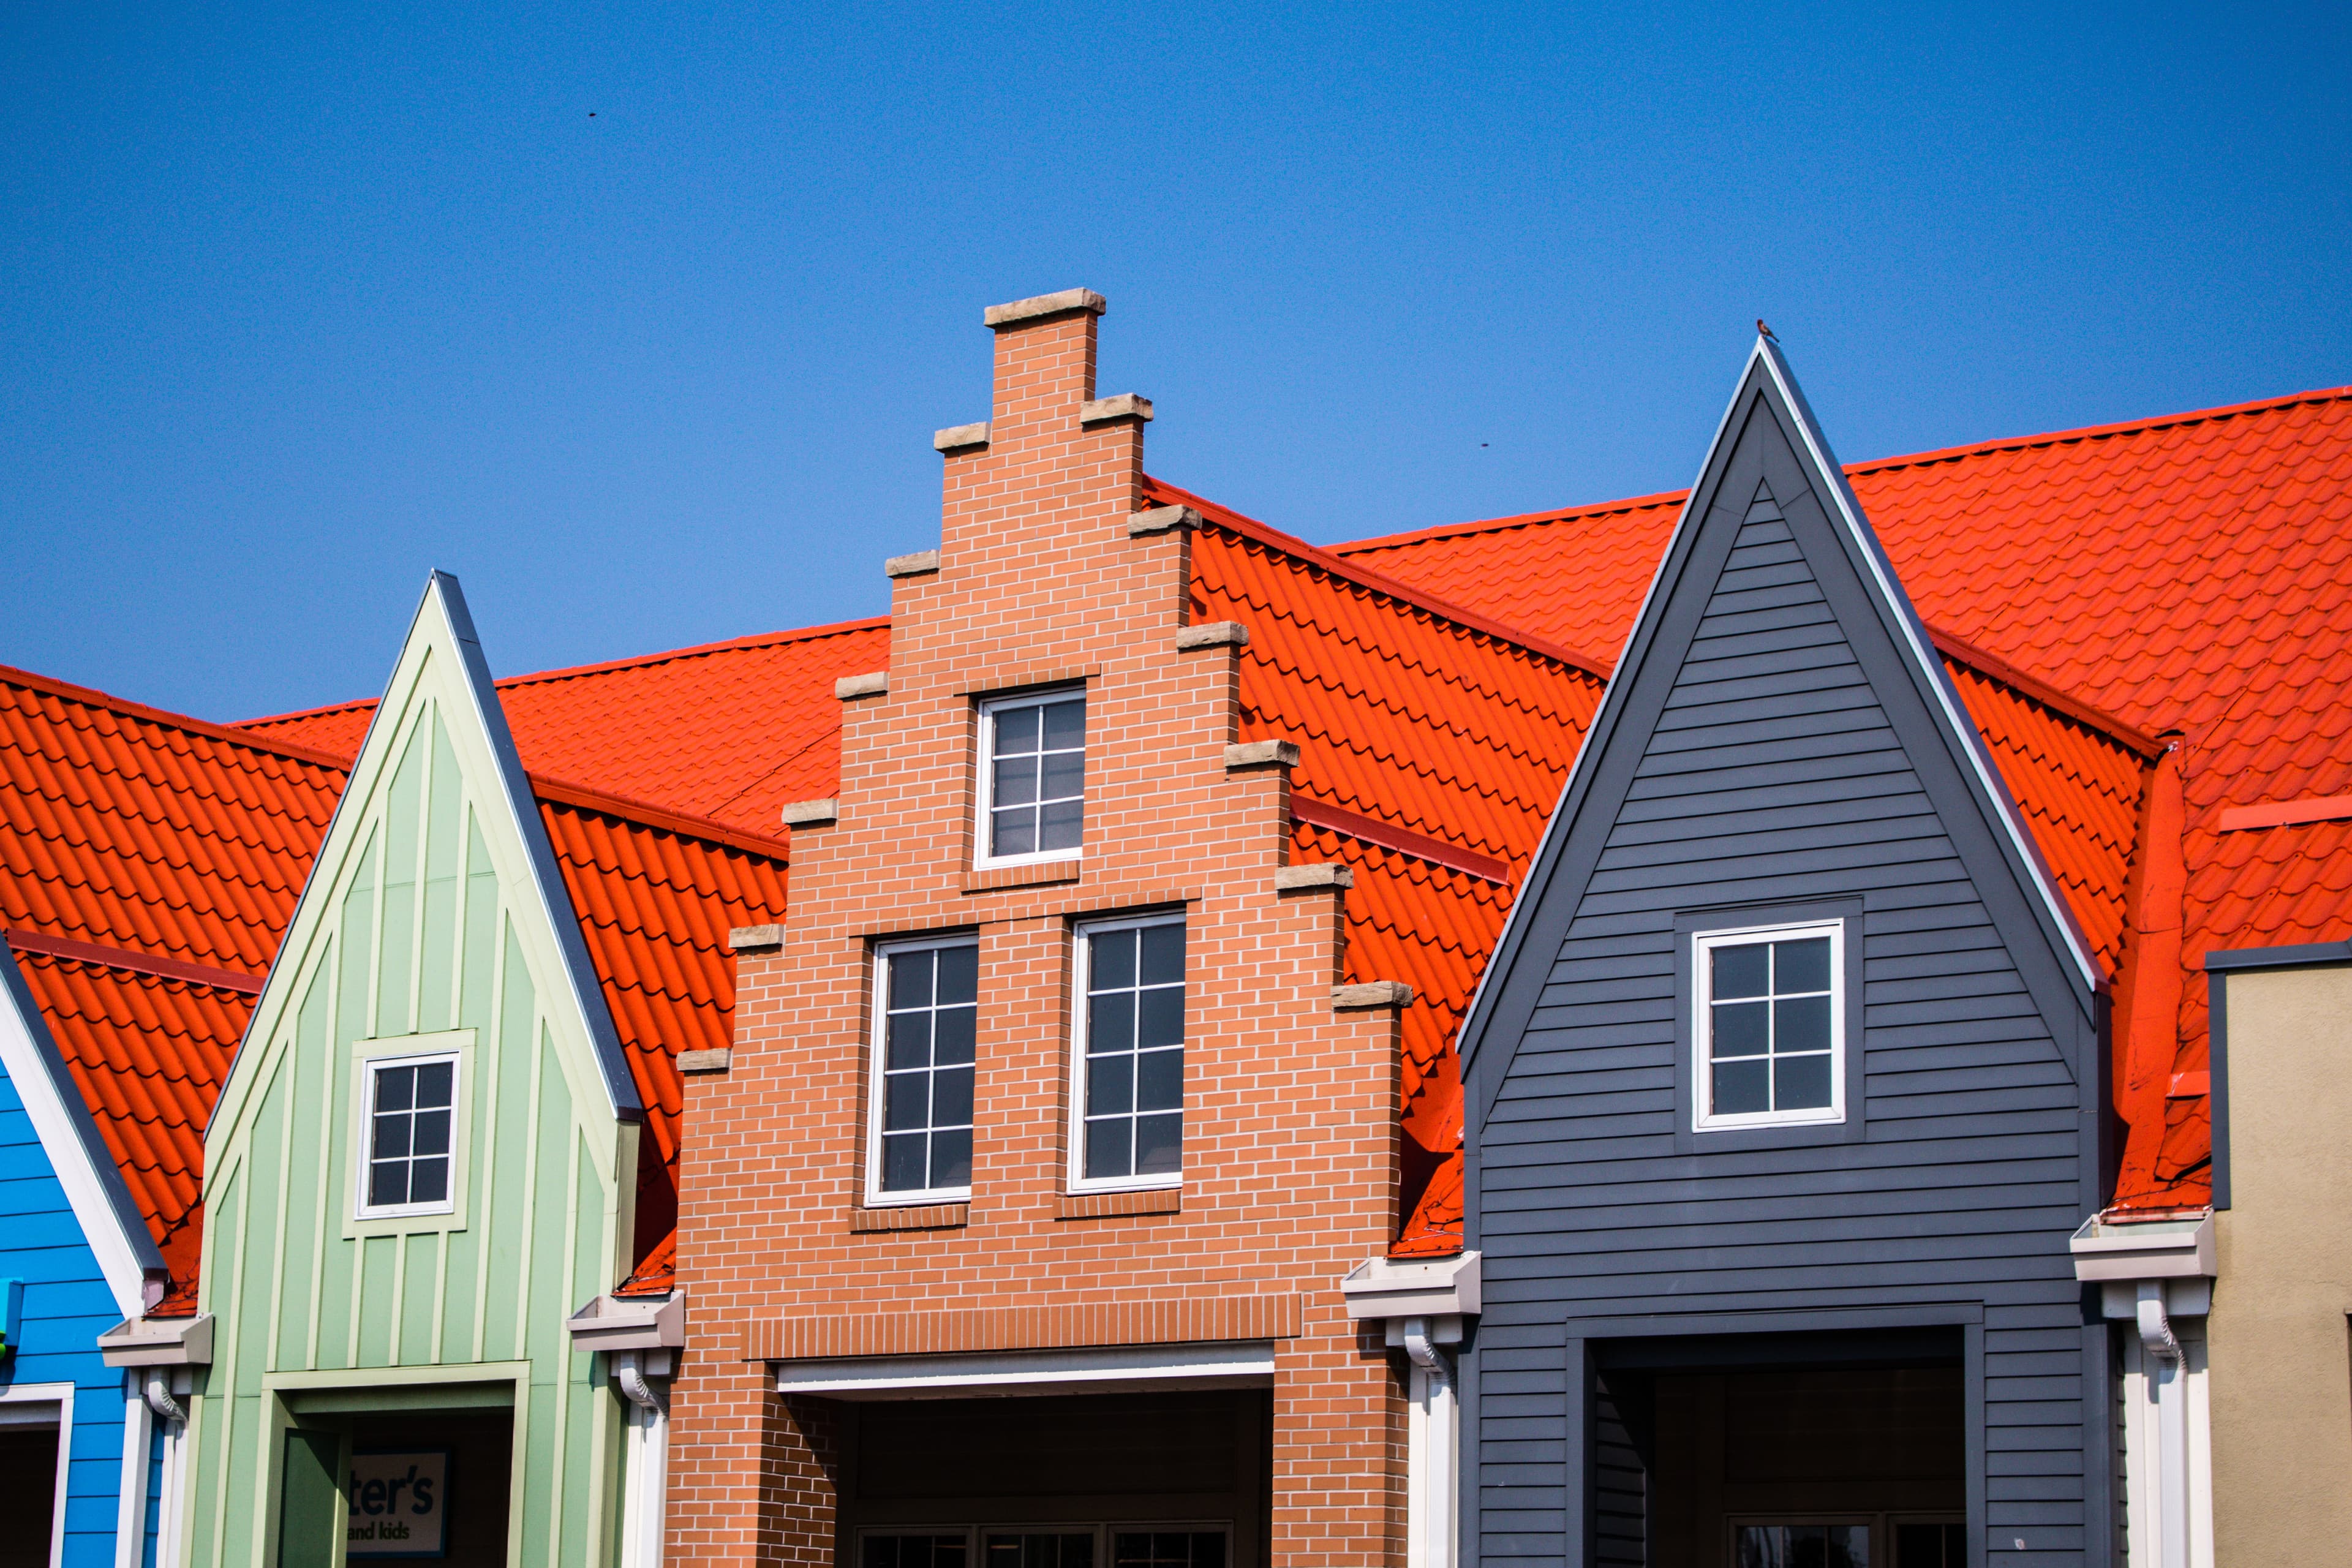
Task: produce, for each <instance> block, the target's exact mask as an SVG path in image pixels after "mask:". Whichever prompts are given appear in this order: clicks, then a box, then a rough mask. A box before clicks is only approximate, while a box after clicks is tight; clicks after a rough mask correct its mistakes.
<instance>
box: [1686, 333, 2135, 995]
mask: <svg viewBox="0 0 2352 1568" xmlns="http://www.w3.org/2000/svg"><path fill="white" fill-rule="evenodd" d="M1759 359H1760V360H1762V361H1763V362H1764V367H1765V369H1766V371H1767V372H1768V373H1769V374H1770V375H1771V377H1772V384H1773V385H1774V386H1776V387H1778V388H1779V389H1780V398H1781V401H1782V402H1783V403H1785V404H1786V405H1788V407H1789V411H1790V414H1791V415H1793V416H1795V419H1796V422H1797V432H1798V434H1799V436H1800V437H1802V438H1803V440H1804V443H1805V450H1806V454H1807V455H1808V456H1809V457H1810V458H1811V459H1812V463H1813V467H1814V468H1817V469H1819V470H1820V472H1821V473H1822V477H1823V478H1824V479H1827V480H1828V481H1829V491H1830V494H1829V499H1830V500H1832V502H1834V503H1835V504H1834V510H1835V511H1836V513H1837V516H1838V520H1839V521H1841V522H1843V524H1844V526H1845V530H1846V534H1847V537H1848V538H1849V539H1851V540H1852V541H1853V545H1854V549H1855V551H1856V552H1857V553H1858V554H1860V556H1861V557H1862V559H1863V561H1864V563H1865V564H1866V565H1867V566H1868V567H1869V569H1870V575H1871V579H1872V585H1873V586H1874V587H1875V588H1876V589H1877V590H1878V597H1879V600H1880V603H1881V604H1882V605H1885V608H1886V609H1887V610H1888V611H1889V612H1891V615H1892V618H1893V620H1894V622H1895V628H1896V630H1898V631H1899V632H1900V633H1901V638H1900V640H1901V642H1902V644H1903V647H1904V648H1905V650H1906V652H1908V653H1909V654H1910V656H1911V659H1912V662H1913V663H1914V665H1915V666H1916V672H1917V674H1918V675H1919V676H1920V678H1921V679H1923V680H1924V681H1925V682H1926V683H1927V689H1929V690H1930V691H1932V692H1934V693H1935V694H1936V702H1937V706H1938V707H1939V708H1940V709H1941V710H1942V711H1943V715H1944V725H1945V729H1946V730H1947V731H1948V732H1949V734H1950V736H1951V738H1953V739H1955V740H1957V741H1958V743H1959V746H1960V750H1961V752H1962V753H1963V754H1964V755H1965V756H1966V758H1967V760H1968V763H1969V768H1970V769H1971V770H1972V771H1973V772H1974V773H1975V774H1976V780H1977V787H1978V790H1979V793H1980V794H1982V795H1983V796H1984V797H1985V798H1986V799H1987V800H1989V801H1990V802H1991V803H1992V807H1993V812H1994V815H1995V816H1997V817H1998V818H1999V819H2000V825H2001V827H2002V828H2003V830H2004V831H2005V832H2006V833H2007V834H2008V836H2009V842H2010V847H2011V849H2013V850H2014V851H2015V852H2016V854H2017V857H2018V859H2019V861H2020V862H2021V864H2022V865H2023V866H2024V868H2025V872H2026V876H2027V878H2028V879H2029V880H2031V881H2032V884H2033V887H2034V890H2035V891H2036V892H2037V893H2038V894H2040V896H2041V899H2042V909H2043V911H2044V912H2045V913H2046V914H2048V915H2049V917H2050V921H2051V924H2052V925H2053V926H2054V927H2055V928H2056V929H2057V931H2058V933H2059V937H2060V940H2061V941H2062V942H2063V943H2064V945H2065V948H2066V952H2067V954H2068V956H2069V957H2071V958H2072V959H2073V960H2074V970H2075V973H2076V975H2077V976H2078V977H2079V978H2080V979H2081V980H2082V982H2083V985H2084V990H2086V991H2088V992H2091V993H2094V994H2095V993H2096V992H2097V990H2098V988H2099V970H2098V965H2097V964H2096V963H2094V962H2093V961H2092V958H2091V949H2090V944H2089V943H2088V942H2085V941H2084V938H2083V932H2082V929H2081V927H2079V926H2077V925H2076V924H2075V922H2074V911H2073V910H2070V909H2068V908H2067V907H2066V900H2064V899H2063V898H2060V897H2059V896H2058V888H2057V884H2056V883H2055V882H2053V880H2052V879H2051V876H2050V867H2049V864H2048V862H2046V861H2045V860H2043V859H2042V849H2041V847H2040V846H2039V845H2037V844H2035V843H2034V842H2033V836H2032V834H2031V833H2028V832H2027V831H2026V830H2025V825H2024V824H2023V823H2022V822H2021V821H2020V820H2019V819H2018V815H2017V803H2016V802H2015V801H2013V800H2011V798H2010V795H2009V791H2008V790H2007V789H2006V788H2005V787H2004V786H2003V784H2002V782H2001V777H2000V771H1999V770H1998V769H1996V768H1995V767H1994V766H1993V764H1992V759H1991V758H1990V756H1988V755H1986V753H1985V749H1984V738H1983V737H1982V736H1981V735H1979V733H1978V732H1977V727H1976V721H1974V720H1972V719H1970V718H1969V714H1968V710H1967V709H1965V708H1964V707H1962V706H1961V704H1960V700H1959V696H1958V693H1956V692H1955V691H1954V690H1953V689H1952V682H1951V679H1950V678H1949V677H1948V676H1947V675H1946V674H1945V673H1944V661H1943V660H1942V659H1941V658H1938V657H1937V654H1936V650H1935V649H1934V647H1931V646H1930V645H1929V644H1928V641H1927V627H1926V626H1923V625H1922V624H1921V623H1920V620H1919V612H1918V610H1917V609H1916V607H1915V606H1914V605H1912V603H1911V596H1910V595H1908V594H1906V593H1905V592H1904V591H1903V588H1902V585H1901V584H1900V583H1899V582H1898V580H1897V579H1896V577H1895V567H1894V564H1893V563H1891V562H1889V561H1888V560H1887V558H1886V551H1885V547H1884V546H1883V545H1881V544H1880V542H1879V540H1878V535H1877V534H1876V533H1875V532H1874V531H1873V530H1872V529H1871V527H1870V525H1869V524H1868V523H1867V522H1865V521H1864V520H1863V510H1862V502H1861V500H1860V499H1859V498H1857V497H1856V496H1855V495H1854V493H1853V486H1852V485H1851V484H1849V483H1847V481H1846V477H1845V469H1843V468H1841V467H1839V466H1838V461H1837V458H1836V456H1835V455H1834V454H1832V452H1831V451H1830V447H1829V442H1828V440H1827V439H1826V438H1825V437H1823V436H1822V432H1821V429H1820V427H1819V426H1818V425H1817V424H1816V423H1815V421H1814V419H1813V410H1812V406H1811V405H1810V404H1808V403H1807V402H1806V401H1805V395H1804V394H1803V393H1802V392H1801V391H1800V390H1798V387H1797V383H1796V378H1795V377H1794V376H1792V375H1790V374H1789V367H1788V365H1787V363H1785V362H1784V361H1783V360H1782V359H1781V358H1780V348H1779V346H1778V345H1777V344H1775V343H1773V342H1771V341H1770V340H1769V339H1768V338H1764V337H1759V338H1758V339H1757V340H1756V351H1755V353H1754V355H1753V357H1752V359H1751V361H1750V363H1753V361H1754V360H1759ZM1740 381H1741V384H1743V385H1745V384H1746V383H1747V376H1746V375H1745V374H1742V375H1741V377H1740ZM1734 401H1735V405H1736V403H1737V395H1735V396H1734ZM1728 424H1729V416H1728V415H1727V416H1726V426H1728ZM1721 439H1722V436H1721V434H1720V433H1719V432H1718V433H1717V440H1718V441H1720V440H1721ZM1708 456H1709V457H1710V458H1712V457H1713V456H1714V449H1713V448H1712V447H1710V448H1708ZM1700 471H1701V472H1702V473H1704V472H1705V470H1704V469H1702V470H1700ZM1693 494H1694V495H1696V490H1694V491H1693ZM1676 526H1677V529H1679V526H1680V525H1679V524H1677V525H1676Z"/></svg>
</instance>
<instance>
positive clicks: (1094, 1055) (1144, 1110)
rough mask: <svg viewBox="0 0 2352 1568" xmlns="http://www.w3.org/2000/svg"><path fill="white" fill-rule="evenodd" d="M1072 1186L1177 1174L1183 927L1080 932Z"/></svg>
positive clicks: (1159, 1182)
mask: <svg viewBox="0 0 2352 1568" xmlns="http://www.w3.org/2000/svg"><path fill="white" fill-rule="evenodd" d="M1077 972H1078V973H1077V984H1076V987H1075V988H1074V989H1075V990H1076V997H1077V1020H1076V1027H1075V1028H1074V1029H1073V1030H1072V1031H1071V1033H1072V1037H1073V1039H1074V1041H1075V1043H1076V1050H1075V1051H1073V1052H1072V1056H1073V1058H1074V1060H1075V1066H1076V1085H1075V1088H1076V1094H1075V1096H1074V1102H1075V1103H1076V1106H1077V1108H1078V1117H1077V1125H1076V1128H1075V1129H1074V1131H1075V1132H1076V1136H1075V1137H1073V1138H1072V1139H1071V1141H1070V1142H1071V1165H1072V1170H1071V1176H1072V1183H1071V1184H1072V1185H1073V1186H1074V1187H1105V1186H1108V1187H1122V1186H1141V1187H1150V1186H1167V1185H1171V1184H1173V1183H1174V1182H1175V1181H1176V1179H1177V1177H1178V1176H1179V1174H1180V1173H1181V1171H1182V1169H1183V1152H1184V921H1183V919H1182V917H1181V916H1177V917H1173V918H1170V917H1160V918H1154V919H1150V920H1133V921H1104V922H1102V923H1100V924H1097V925H1088V926H1083V927H1081V928H1079V931H1078V954H1077Z"/></svg>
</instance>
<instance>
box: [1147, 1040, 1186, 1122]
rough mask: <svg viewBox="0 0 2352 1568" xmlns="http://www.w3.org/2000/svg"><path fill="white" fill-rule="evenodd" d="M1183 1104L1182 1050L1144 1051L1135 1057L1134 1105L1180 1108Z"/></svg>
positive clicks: (1155, 1107)
mask: <svg viewBox="0 0 2352 1568" xmlns="http://www.w3.org/2000/svg"><path fill="white" fill-rule="evenodd" d="M1183 1106H1184V1053H1183V1052H1182V1051H1146V1052H1144V1053H1143V1054H1142V1055H1141V1056H1139V1057H1138V1058H1135V1109H1136V1110H1182V1109H1183Z"/></svg>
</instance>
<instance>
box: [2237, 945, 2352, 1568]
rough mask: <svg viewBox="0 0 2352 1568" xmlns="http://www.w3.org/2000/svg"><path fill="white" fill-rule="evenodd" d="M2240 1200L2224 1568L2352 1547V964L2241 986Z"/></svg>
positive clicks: (2336, 1556)
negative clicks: (2351, 1074) (2351, 1319)
mask: <svg viewBox="0 0 2352 1568" xmlns="http://www.w3.org/2000/svg"><path fill="white" fill-rule="evenodd" d="M2228 1008H2229V1013H2228V1029H2229V1035H2228V1040H2229V1047H2228V1049H2229V1118H2230V1131H2229V1149H2230V1153H2229V1159H2230V1188H2231V1191H2230V1197H2231V1206H2230V1207H2229V1208H2227V1209H2224V1210H2222V1211H2221V1214H2220V1215H2218V1216H2217V1217H2216V1221H2215V1229H2216V1233H2217V1234H2216V1239H2217V1241H2218V1243H2219V1245H2220V1249H2221V1253H2220V1260H2221V1279H2220V1280H2219V1281H2218V1282H2217V1284H2216V1286H2215V1289H2214V1294H2213V1316H2212V1320H2211V1324H2210V1335H2211V1362H2210V1365H2211V1369H2212V1371H2211V1377H2212V1383H2211V1387H2212V1401H2213V1403H2212V1411H2213V1523H2214V1537H2215V1543H2216V1545H2217V1546H2218V1547H2219V1548H2220V1560H2221V1562H2222V1563H2340V1562H2343V1561H2345V1553H2346V1552H2347V1551H2352V1547H2347V1542H2352V1329H2348V1328H2347V1313H2352V1217H2347V1216H2352V1081H2347V1076H2346V1075H2347V1070H2352V966H2342V967H2336V968H2328V969H2301V970H2281V971H2273V972H2268V973H2238V974H2232V975H2231V976H2230V978H2229V981H2228Z"/></svg>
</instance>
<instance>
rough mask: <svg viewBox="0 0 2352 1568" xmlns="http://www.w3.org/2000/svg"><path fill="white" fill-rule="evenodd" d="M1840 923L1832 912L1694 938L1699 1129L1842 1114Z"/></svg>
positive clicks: (1839, 1118)
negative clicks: (1820, 919)
mask: <svg viewBox="0 0 2352 1568" xmlns="http://www.w3.org/2000/svg"><path fill="white" fill-rule="evenodd" d="M1844 931H1845V928H1844V926H1843V923H1841V922H1836V921H1832V922H1828V923H1824V924H1811V925H1798V926H1779V927H1768V928H1764V929H1761V930H1750V931H1706V932H1701V933H1700V934H1699V935H1698V936H1697V937H1696V939H1695V941H1696V944H1697V945H1696V951H1695V952H1694V953H1693V957H1694V958H1695V959H1696V963H1695V964H1694V965H1693V968H1694V971H1695V977H1696V991H1697V994H1696V997H1695V999H1694V1006H1693V1012H1694V1014H1695V1016H1694V1017H1693V1019H1692V1028H1691V1037H1692V1044H1693V1054H1694V1056H1695V1058H1696V1060H1695V1061H1694V1063H1693V1067H1694V1073H1693V1081H1694V1083H1695V1084H1696V1096H1697V1100H1698V1103H1697V1106H1696V1125H1697V1126H1698V1127H1699V1128H1701V1129H1706V1128H1717V1127H1746V1126H1756V1125H1759V1124H1769V1123H1776V1122H1815V1121H1843V1120H1844V1117H1845V1072H1844V1061H1843V1050H1842V1048H1841V1047H1842V1046H1843V1035H1844V1026H1843V1005H1842V1000H1843V978H1842V977H1843V969H1844V964H1843V957H1844V954H1843V946H1844V941H1845V936H1844Z"/></svg>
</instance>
